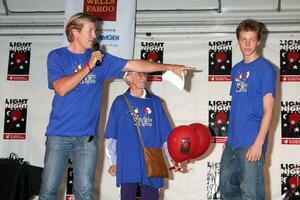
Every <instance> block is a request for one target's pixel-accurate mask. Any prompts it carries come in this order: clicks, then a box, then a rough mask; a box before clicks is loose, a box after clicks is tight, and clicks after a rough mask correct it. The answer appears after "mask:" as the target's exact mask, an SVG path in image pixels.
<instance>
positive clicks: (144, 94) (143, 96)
mask: <svg viewBox="0 0 300 200" xmlns="http://www.w3.org/2000/svg"><path fill="white" fill-rule="evenodd" d="M129 93H130V94H131V96H134V95H133V94H132V93H131V92H129ZM146 94H147V92H146V90H145V89H143V94H142V96H141V97H139V98H142V99H145V98H146ZM134 97H137V96H134Z"/></svg>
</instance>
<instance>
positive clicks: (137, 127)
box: [123, 94, 145, 148]
mask: <svg viewBox="0 0 300 200" xmlns="http://www.w3.org/2000/svg"><path fill="white" fill-rule="evenodd" d="M123 97H124V99H125V101H126V104H127V106H128V108H129V110H130V112H131V114H132V118H133V122H134V125H135V127H136V129H137V132H138V135H139V138H140V142H141V144H142V147H143V148H145V145H144V141H143V138H142V134H141V129H140V127H139V125H138V118H137V116H136V114H135V113H134V112H133V110H132V107H131V105H130V103H129V101H128V99H127V97H126V96H125V95H124V94H123Z"/></svg>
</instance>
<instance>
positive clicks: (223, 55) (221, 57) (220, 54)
mask: <svg viewBox="0 0 300 200" xmlns="http://www.w3.org/2000/svg"><path fill="white" fill-rule="evenodd" d="M215 55H216V56H215V59H216V61H217V63H223V62H224V61H225V60H226V58H227V55H226V53H224V52H222V51H221V52H217V53H216V54H215Z"/></svg>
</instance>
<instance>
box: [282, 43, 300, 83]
mask: <svg viewBox="0 0 300 200" xmlns="http://www.w3.org/2000/svg"><path fill="white" fill-rule="evenodd" d="M280 80H281V81H300V40H280Z"/></svg>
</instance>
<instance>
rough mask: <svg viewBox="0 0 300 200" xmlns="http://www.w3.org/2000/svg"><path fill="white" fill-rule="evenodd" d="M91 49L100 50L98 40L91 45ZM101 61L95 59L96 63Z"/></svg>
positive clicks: (98, 63)
mask: <svg viewBox="0 0 300 200" xmlns="http://www.w3.org/2000/svg"><path fill="white" fill-rule="evenodd" d="M93 51H100V44H99V42H95V43H94V45H93ZM100 64H101V61H100V60H97V62H96V65H100Z"/></svg>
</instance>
